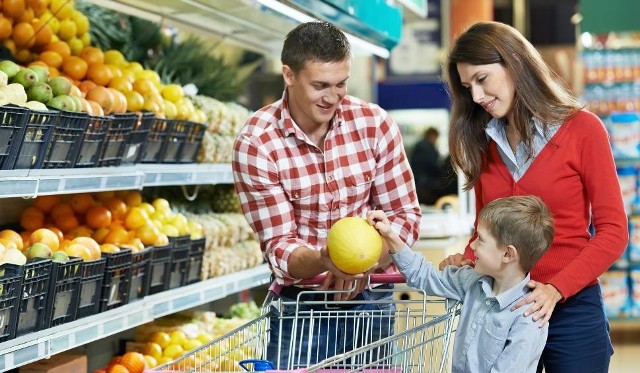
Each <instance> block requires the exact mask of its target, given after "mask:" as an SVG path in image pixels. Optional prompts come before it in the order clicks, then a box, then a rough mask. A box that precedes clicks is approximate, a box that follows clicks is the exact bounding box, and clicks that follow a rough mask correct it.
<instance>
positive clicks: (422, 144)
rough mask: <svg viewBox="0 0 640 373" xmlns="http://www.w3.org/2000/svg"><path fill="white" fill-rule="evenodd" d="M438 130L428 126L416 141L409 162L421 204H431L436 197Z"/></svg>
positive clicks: (438, 168)
mask: <svg viewBox="0 0 640 373" xmlns="http://www.w3.org/2000/svg"><path fill="white" fill-rule="evenodd" d="M439 136H440V132H438V130H437V129H435V128H433V127H429V128H428V129H427V130H426V131H425V132H424V134H423V136H422V138H421V139H420V140H419V141H418V142H417V143H416V145H415V146H414V148H413V152H412V153H411V159H410V161H409V164H410V165H411V170H412V171H413V176H414V177H415V181H416V192H417V194H418V201H420V203H421V204H423V205H433V204H434V203H435V202H436V199H438V196H437V192H436V189H437V188H438V187H439V186H440V176H441V175H440V162H439V160H440V159H439V158H440V153H438V148H437V147H436V141H438V137H439Z"/></svg>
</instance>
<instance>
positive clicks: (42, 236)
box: [29, 228, 60, 251]
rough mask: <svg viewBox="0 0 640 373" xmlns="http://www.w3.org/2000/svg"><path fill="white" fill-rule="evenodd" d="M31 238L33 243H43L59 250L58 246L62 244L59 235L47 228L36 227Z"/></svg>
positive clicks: (54, 249) (53, 249)
mask: <svg viewBox="0 0 640 373" xmlns="http://www.w3.org/2000/svg"><path fill="white" fill-rule="evenodd" d="M29 240H30V242H31V244H34V243H43V244H45V245H47V246H49V248H50V249H51V250H52V251H56V250H58V247H59V246H60V239H59V238H58V235H57V234H56V233H55V232H53V231H51V230H50V229H47V228H40V229H36V230H35V231H33V233H31V236H30V238H29Z"/></svg>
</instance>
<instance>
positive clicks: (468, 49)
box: [445, 22, 581, 190]
mask: <svg viewBox="0 0 640 373" xmlns="http://www.w3.org/2000/svg"><path fill="white" fill-rule="evenodd" d="M458 63H469V64H472V65H488V64H494V63H499V64H501V65H502V66H503V67H504V68H505V69H506V70H507V76H508V77H509V78H510V79H512V80H513V82H514V87H515V103H514V108H513V110H514V116H513V117H514V123H509V126H512V125H513V126H515V128H516V130H517V131H518V132H519V133H520V136H521V138H522V141H524V143H525V145H526V146H527V148H529V149H531V147H530V146H529V145H530V144H531V141H532V131H531V126H530V125H529V121H530V120H531V118H532V117H536V118H538V119H540V121H541V122H542V123H544V124H545V125H547V124H551V123H558V122H564V121H565V120H566V119H567V118H569V117H571V116H573V115H574V114H575V113H576V112H577V111H578V110H580V108H581V105H580V104H579V103H578V101H577V100H576V99H575V98H574V97H573V95H572V94H571V93H570V92H569V91H568V90H567V89H566V88H565V87H564V86H563V85H562V84H561V82H560V78H559V77H558V76H557V75H556V74H555V73H553V72H552V71H551V69H550V68H549V67H548V66H547V64H546V63H545V62H544V60H543V59H542V56H541V55H540V53H538V51H537V50H536V49H535V48H534V47H533V45H531V43H529V41H528V40H527V39H526V38H525V37H524V36H522V34H520V33H519V32H518V31H517V30H516V29H515V28H513V27H511V26H509V25H506V24H503V23H499V22H480V23H476V24H475V25H473V26H471V27H470V28H469V29H468V30H466V31H465V32H464V33H463V34H461V35H460V36H459V37H458V39H457V40H456V41H455V43H454V45H453V47H452V49H451V51H450V52H449V56H448V59H447V64H446V66H445V79H446V83H447V86H448V89H449V94H450V97H451V103H452V104H451V119H450V123H449V151H450V152H451V161H452V162H453V165H454V166H455V167H456V168H457V169H459V170H461V171H462V173H463V175H464V176H465V180H466V181H465V184H464V188H465V190H469V189H471V188H472V187H473V185H474V184H475V183H476V181H477V179H478V177H479V176H480V173H481V171H482V167H483V160H484V159H486V158H485V157H486V156H487V154H488V144H489V143H488V141H487V137H486V134H485V126H486V125H487V123H488V122H489V121H490V120H491V115H490V114H489V113H487V112H486V111H485V110H484V109H483V108H482V107H481V106H480V105H478V104H476V103H475V102H473V99H472V97H471V92H470V91H469V90H468V89H467V88H465V87H463V86H462V84H461V83H460V75H459V74H458V69H457V64H458Z"/></svg>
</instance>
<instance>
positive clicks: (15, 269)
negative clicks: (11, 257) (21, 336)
mask: <svg viewBox="0 0 640 373" xmlns="http://www.w3.org/2000/svg"><path fill="white" fill-rule="evenodd" d="M22 271H23V268H22V266H18V265H15V264H3V265H1V266H0V320H2V322H1V323H0V342H4V341H8V340H10V339H13V338H14V337H15V336H16V326H17V321H18V303H19V302H20V289H21V286H20V285H21V284H22Z"/></svg>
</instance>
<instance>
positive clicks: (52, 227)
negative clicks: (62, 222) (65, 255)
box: [45, 225, 64, 242]
mask: <svg viewBox="0 0 640 373" xmlns="http://www.w3.org/2000/svg"><path fill="white" fill-rule="evenodd" d="M45 228H47V229H48V230H50V231H52V232H53V233H55V234H56V235H57V236H58V239H59V240H60V242H62V240H64V233H62V231H61V230H60V229H59V228H58V227H54V226H53V225H47V226H46V227H45Z"/></svg>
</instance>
